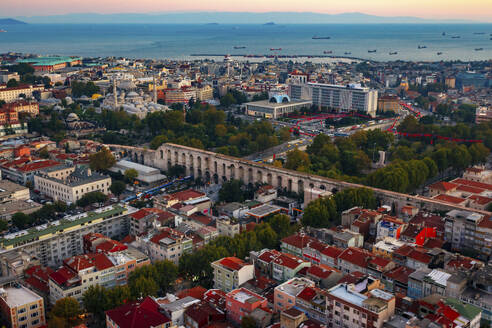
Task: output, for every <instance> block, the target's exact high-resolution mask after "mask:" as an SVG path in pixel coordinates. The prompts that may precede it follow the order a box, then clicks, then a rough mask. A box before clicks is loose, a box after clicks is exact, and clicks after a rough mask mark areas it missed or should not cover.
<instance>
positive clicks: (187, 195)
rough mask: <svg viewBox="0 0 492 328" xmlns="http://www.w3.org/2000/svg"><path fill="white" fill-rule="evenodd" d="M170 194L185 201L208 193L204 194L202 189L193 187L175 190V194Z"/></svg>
mask: <svg viewBox="0 0 492 328" xmlns="http://www.w3.org/2000/svg"><path fill="white" fill-rule="evenodd" d="M170 196H171V197H173V198H176V199H177V200H179V201H180V202H184V201H187V200H190V199H195V198H200V197H203V196H206V194H204V193H203V192H201V191H196V190H193V189H187V190H183V191H178V192H175V193H174V194H171V195H170Z"/></svg>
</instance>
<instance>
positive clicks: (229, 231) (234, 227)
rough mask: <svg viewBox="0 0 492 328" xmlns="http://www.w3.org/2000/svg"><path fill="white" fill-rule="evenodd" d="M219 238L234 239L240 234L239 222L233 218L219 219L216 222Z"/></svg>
mask: <svg viewBox="0 0 492 328" xmlns="http://www.w3.org/2000/svg"><path fill="white" fill-rule="evenodd" d="M215 222H216V225H217V232H218V233H219V236H226V237H231V238H232V237H234V236H235V235H237V234H239V233H240V232H241V225H240V224H239V221H238V220H236V219H234V218H228V217H219V218H218V219H217V220H216V221H215Z"/></svg>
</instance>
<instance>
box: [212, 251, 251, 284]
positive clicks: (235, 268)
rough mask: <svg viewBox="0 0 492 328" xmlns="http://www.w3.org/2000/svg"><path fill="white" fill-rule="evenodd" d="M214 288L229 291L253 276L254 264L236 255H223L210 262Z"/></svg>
mask: <svg viewBox="0 0 492 328" xmlns="http://www.w3.org/2000/svg"><path fill="white" fill-rule="evenodd" d="M211 265H212V268H213V270H214V288H217V289H221V290H223V291H225V292H230V291H231V290H233V289H236V288H239V286H241V285H242V284H244V283H245V282H247V281H248V280H251V279H253V278H254V265H253V264H249V263H246V262H244V261H243V260H241V259H238V258H237V257H225V258H223V259H220V260H217V261H215V262H212V264H211Z"/></svg>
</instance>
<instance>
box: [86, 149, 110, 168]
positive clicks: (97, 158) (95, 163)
mask: <svg viewBox="0 0 492 328" xmlns="http://www.w3.org/2000/svg"><path fill="white" fill-rule="evenodd" d="M89 160H90V167H91V169H93V170H96V171H106V170H107V169H109V168H110V167H112V166H113V165H114V164H116V159H115V157H114V156H113V154H112V153H111V151H110V150H109V148H107V147H104V148H103V149H101V150H100V151H98V152H97V153H95V154H92V155H91V156H90V157H89Z"/></svg>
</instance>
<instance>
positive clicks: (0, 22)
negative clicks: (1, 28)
mask: <svg viewBox="0 0 492 328" xmlns="http://www.w3.org/2000/svg"><path fill="white" fill-rule="evenodd" d="M25 24H27V23H26V22H23V21H20V20H17V19H13V18H0V25H25Z"/></svg>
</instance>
